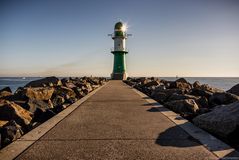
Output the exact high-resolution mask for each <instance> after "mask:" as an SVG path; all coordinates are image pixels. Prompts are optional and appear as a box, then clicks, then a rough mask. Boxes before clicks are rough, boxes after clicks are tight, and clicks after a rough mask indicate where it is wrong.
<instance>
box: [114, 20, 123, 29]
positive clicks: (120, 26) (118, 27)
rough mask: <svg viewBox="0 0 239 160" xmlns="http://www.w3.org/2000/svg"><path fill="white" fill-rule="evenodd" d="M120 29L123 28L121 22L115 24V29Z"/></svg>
mask: <svg viewBox="0 0 239 160" xmlns="http://www.w3.org/2000/svg"><path fill="white" fill-rule="evenodd" d="M122 27H123V23H122V22H117V23H116V24H115V29H117V30H120V29H121V28H122Z"/></svg>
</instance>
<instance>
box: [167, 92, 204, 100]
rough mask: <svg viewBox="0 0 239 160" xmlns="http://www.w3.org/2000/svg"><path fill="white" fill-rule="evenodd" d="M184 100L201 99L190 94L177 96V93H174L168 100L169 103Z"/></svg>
mask: <svg viewBox="0 0 239 160" xmlns="http://www.w3.org/2000/svg"><path fill="white" fill-rule="evenodd" d="M183 99H194V100H198V99H200V97H198V96H193V95H189V94H177V93H173V94H172V95H171V96H170V97H169V98H168V99H167V101H175V100H183Z"/></svg>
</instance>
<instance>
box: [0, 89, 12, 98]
mask: <svg viewBox="0 0 239 160" xmlns="http://www.w3.org/2000/svg"><path fill="white" fill-rule="evenodd" d="M11 95H12V90H11V88H10V87H5V88H3V89H1V90H0V98H4V97H8V96H11Z"/></svg>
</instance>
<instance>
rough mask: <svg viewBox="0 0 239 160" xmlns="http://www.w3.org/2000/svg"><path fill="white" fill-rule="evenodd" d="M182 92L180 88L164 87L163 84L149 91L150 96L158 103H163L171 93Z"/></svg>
mask: <svg viewBox="0 0 239 160" xmlns="http://www.w3.org/2000/svg"><path fill="white" fill-rule="evenodd" d="M174 93H176V94H183V93H184V92H183V90H181V89H165V86H159V87H157V88H156V89H155V90H154V91H152V93H151V97H152V98H154V99H155V100H156V101H159V102H160V103H164V102H165V101H167V99H168V98H169V97H170V96H171V95H172V94H174Z"/></svg>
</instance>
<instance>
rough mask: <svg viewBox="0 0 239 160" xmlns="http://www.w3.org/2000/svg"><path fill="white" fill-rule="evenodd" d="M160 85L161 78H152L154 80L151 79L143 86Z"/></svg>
mask: <svg viewBox="0 0 239 160" xmlns="http://www.w3.org/2000/svg"><path fill="white" fill-rule="evenodd" d="M158 85H160V81H159V80H152V81H149V82H148V83H146V84H144V86H143V87H152V86H158Z"/></svg>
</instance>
